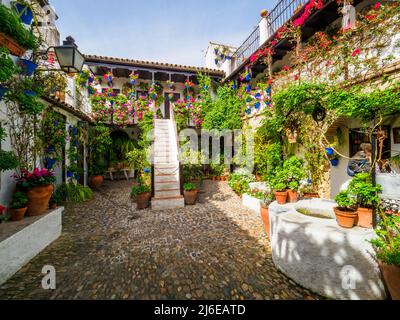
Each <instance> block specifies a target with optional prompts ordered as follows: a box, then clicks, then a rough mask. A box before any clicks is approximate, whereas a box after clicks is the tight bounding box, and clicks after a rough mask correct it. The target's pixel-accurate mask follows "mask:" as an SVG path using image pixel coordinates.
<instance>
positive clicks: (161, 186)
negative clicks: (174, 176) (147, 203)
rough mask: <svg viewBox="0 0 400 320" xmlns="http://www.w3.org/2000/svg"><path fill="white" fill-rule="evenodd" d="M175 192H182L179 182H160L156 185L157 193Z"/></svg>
mask: <svg viewBox="0 0 400 320" xmlns="http://www.w3.org/2000/svg"><path fill="white" fill-rule="evenodd" d="M174 190H179V191H180V190H181V189H180V186H179V183H178V182H177V181H172V182H170V183H165V182H164V183H160V182H158V183H156V184H155V191H159V192H162V191H174Z"/></svg>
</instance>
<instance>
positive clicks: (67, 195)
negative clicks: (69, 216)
mask: <svg viewBox="0 0 400 320" xmlns="http://www.w3.org/2000/svg"><path fill="white" fill-rule="evenodd" d="M55 197H56V198H58V199H62V200H64V201H67V202H73V203H81V202H85V201H88V200H91V199H93V191H92V190H91V189H90V188H89V187H85V186H82V185H80V184H75V183H72V182H69V183H65V184H62V185H61V186H59V187H58V188H57V190H56V194H55Z"/></svg>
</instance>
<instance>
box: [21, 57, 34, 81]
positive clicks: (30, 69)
mask: <svg viewBox="0 0 400 320" xmlns="http://www.w3.org/2000/svg"><path fill="white" fill-rule="evenodd" d="M18 64H19V66H20V67H21V68H22V70H23V71H24V73H25V75H26V76H28V77H30V76H32V75H33V73H34V72H35V70H36V68H37V67H38V65H37V64H36V63H34V62H32V61H30V60H27V59H19V62H18Z"/></svg>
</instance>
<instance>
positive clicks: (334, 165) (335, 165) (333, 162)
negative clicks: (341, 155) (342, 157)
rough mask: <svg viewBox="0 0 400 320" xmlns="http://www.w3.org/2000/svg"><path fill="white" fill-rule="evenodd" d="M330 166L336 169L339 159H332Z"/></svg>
mask: <svg viewBox="0 0 400 320" xmlns="http://www.w3.org/2000/svg"><path fill="white" fill-rule="evenodd" d="M331 165H332V167H337V166H338V165H339V159H332V160H331Z"/></svg>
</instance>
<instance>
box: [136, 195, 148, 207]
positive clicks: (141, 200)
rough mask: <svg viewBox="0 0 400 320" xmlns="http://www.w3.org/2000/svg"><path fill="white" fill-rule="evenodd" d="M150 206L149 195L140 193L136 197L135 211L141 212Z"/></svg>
mask: <svg viewBox="0 0 400 320" xmlns="http://www.w3.org/2000/svg"><path fill="white" fill-rule="evenodd" d="M149 205H150V193H149V192H146V193H142V194H138V195H136V209H138V210H142V209H146V208H148V207H149Z"/></svg>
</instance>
